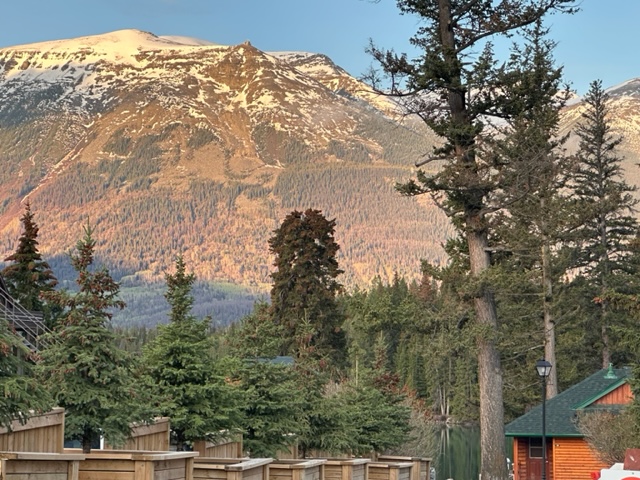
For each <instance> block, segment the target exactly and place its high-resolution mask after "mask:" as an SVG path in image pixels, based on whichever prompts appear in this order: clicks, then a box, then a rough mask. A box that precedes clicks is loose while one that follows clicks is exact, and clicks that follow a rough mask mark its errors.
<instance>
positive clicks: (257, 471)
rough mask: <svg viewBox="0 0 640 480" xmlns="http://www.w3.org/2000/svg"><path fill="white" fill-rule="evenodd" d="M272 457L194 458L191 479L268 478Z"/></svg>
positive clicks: (263, 479)
mask: <svg viewBox="0 0 640 480" xmlns="http://www.w3.org/2000/svg"><path fill="white" fill-rule="evenodd" d="M271 462H273V459H272V458H251V459H249V458H245V459H228V458H198V457H196V458H195V459H194V464H193V480H269V465H270V464H271Z"/></svg>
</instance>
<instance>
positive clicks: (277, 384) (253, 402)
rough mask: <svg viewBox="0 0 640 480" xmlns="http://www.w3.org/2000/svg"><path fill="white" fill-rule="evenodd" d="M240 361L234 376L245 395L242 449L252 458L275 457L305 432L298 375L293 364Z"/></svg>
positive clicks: (263, 359)
mask: <svg viewBox="0 0 640 480" xmlns="http://www.w3.org/2000/svg"><path fill="white" fill-rule="evenodd" d="M240 362H241V365H240V367H239V368H238V369H237V370H236V374H235V377H236V380H237V381H238V382H239V387H240V388H241V389H242V390H243V392H244V401H243V402H242V418H243V421H242V423H243V428H242V430H243V432H244V434H243V447H244V449H245V450H246V451H247V452H248V453H249V455H250V456H252V457H275V456H276V455H277V454H278V452H282V451H285V450H287V449H289V448H291V446H292V445H293V444H294V442H295V441H296V440H297V438H298V435H299V434H300V433H301V432H303V431H305V429H306V422H305V411H304V402H303V398H302V397H303V395H300V394H299V392H300V390H301V389H303V387H301V385H300V382H299V376H298V374H297V371H296V370H295V368H294V367H293V365H288V364H283V363H276V362H275V361H273V360H270V359H267V358H260V359H257V358H251V359H241V360H240ZM292 392H297V393H296V394H292Z"/></svg>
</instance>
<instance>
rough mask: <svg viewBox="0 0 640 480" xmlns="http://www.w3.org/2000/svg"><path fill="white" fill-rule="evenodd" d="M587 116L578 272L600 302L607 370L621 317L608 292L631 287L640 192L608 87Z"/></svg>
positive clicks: (580, 131)
mask: <svg viewBox="0 0 640 480" xmlns="http://www.w3.org/2000/svg"><path fill="white" fill-rule="evenodd" d="M584 101H585V104H586V111H585V112H584V113H583V116H582V121H581V122H580V123H579V125H578V126H577V128H576V134H577V135H578V137H579V138H580V145H579V150H578V159H579V166H578V167H579V168H578V171H577V173H576V175H575V184H574V192H575V194H576V195H577V197H578V199H579V201H578V204H579V206H580V210H581V211H582V212H583V215H584V216H583V220H584V221H583V225H582V227H581V228H580V230H579V236H578V239H577V241H578V246H579V255H578V263H577V266H578V267H580V268H582V269H583V271H584V275H585V276H586V277H587V279H588V283H589V285H590V290H591V291H590V298H593V299H596V302H595V305H597V311H596V312H595V317H596V318H594V319H593V320H594V321H595V324H594V325H592V328H595V329H596V330H597V331H599V332H600V339H601V356H602V367H603V368H606V367H607V366H608V365H609V363H610V362H611V361H612V355H613V352H612V344H611V343H612V342H611V338H610V336H611V326H612V324H615V322H616V320H615V313H614V312H612V310H611V309H610V308H609V305H608V302H607V300H606V299H605V297H606V296H607V295H608V293H607V291H608V290H612V291H618V292H621V293H634V294H637V293H638V292H625V288H626V286H628V282H626V280H623V281H622V282H621V281H620V280H619V279H620V277H621V276H622V275H624V274H627V273H632V272H630V271H629V269H630V268H631V267H632V265H633V263H632V262H629V258H630V256H631V254H632V248H631V247H632V241H633V240H634V239H635V237H636V235H638V221H637V220H636V218H635V217H634V215H633V213H634V207H635V206H636V204H637V200H636V199H635V197H634V196H633V192H634V191H635V188H634V187H632V186H631V185H629V184H627V183H626V182H625V181H624V179H623V171H622V165H621V162H622V158H621V157H620V156H618V155H617V152H616V149H617V147H618V146H619V144H620V142H621V141H622V139H621V138H620V137H617V136H615V135H613V133H612V132H611V125H610V123H609V118H608V106H607V102H608V95H607V94H606V92H605V91H604V90H603V88H602V82H600V81H594V82H592V83H591V86H590V89H589V91H588V92H587V94H586V96H585V98H584Z"/></svg>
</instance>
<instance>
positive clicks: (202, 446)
mask: <svg viewBox="0 0 640 480" xmlns="http://www.w3.org/2000/svg"><path fill="white" fill-rule="evenodd" d="M193 451H194V452H198V453H199V454H200V456H201V457H208V458H242V435H241V434H238V435H234V436H233V437H232V438H230V439H227V440H220V441H218V442H207V441H205V440H198V441H195V442H193Z"/></svg>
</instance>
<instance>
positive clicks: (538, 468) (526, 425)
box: [505, 367, 633, 480]
mask: <svg viewBox="0 0 640 480" xmlns="http://www.w3.org/2000/svg"><path fill="white" fill-rule="evenodd" d="M629 374H630V370H629V369H628V368H619V369H614V368H612V367H609V368H608V369H604V370H600V371H598V372H596V373H594V374H593V375H591V376H590V377H588V378H586V379H584V380H583V381H582V382H580V383H578V384H576V385H573V386H572V387H570V388H568V389H567V390H565V391H564V392H562V393H560V394H558V395H556V396H555V397H554V398H551V399H549V400H547V401H546V404H545V411H546V429H545V430H546V435H545V437H546V444H547V448H546V450H547V452H546V479H547V480H591V479H592V478H593V477H592V473H594V472H599V471H600V470H601V469H602V468H608V467H609V466H610V465H605V464H604V463H603V462H601V461H600V460H599V459H598V457H597V456H596V454H595V452H594V451H593V450H592V449H591V447H590V446H589V444H588V443H587V441H586V439H585V438H584V436H583V435H582V434H581V433H580V432H579V431H578V429H577V427H576V421H575V420H576V417H577V415H578V414H579V413H580V412H585V413H586V412H589V411H595V410H602V409H606V410H619V409H620V408H622V407H623V406H624V405H627V404H629V403H630V402H631V401H632V399H633V395H632V393H631V386H630V385H629ZM505 433H506V435H507V437H511V438H512V439H513V457H514V458H513V474H514V480H540V479H541V478H542V405H538V406H536V407H534V408H532V409H531V410H530V411H528V412H527V413H525V414H524V415H522V416H521V417H518V418H517V419H515V420H514V421H513V422H511V423H509V424H508V425H507V426H506V428H505Z"/></svg>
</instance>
